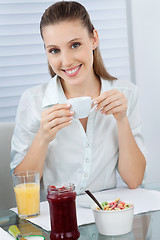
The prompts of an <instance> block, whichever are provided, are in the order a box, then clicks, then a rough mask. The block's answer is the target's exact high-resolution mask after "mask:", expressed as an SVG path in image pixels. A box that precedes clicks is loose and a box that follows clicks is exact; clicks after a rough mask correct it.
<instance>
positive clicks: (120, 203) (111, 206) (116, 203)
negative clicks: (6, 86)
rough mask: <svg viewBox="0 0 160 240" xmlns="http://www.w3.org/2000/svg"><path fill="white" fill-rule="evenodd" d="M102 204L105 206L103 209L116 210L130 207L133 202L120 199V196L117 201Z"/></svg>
mask: <svg viewBox="0 0 160 240" xmlns="http://www.w3.org/2000/svg"><path fill="white" fill-rule="evenodd" d="M101 206H102V207H103V210H105V211H116V210H123V209H128V208H131V207H132V206H133V204H128V203H125V202H123V201H121V200H120V198H117V199H116V200H115V201H112V202H107V201H105V202H102V203H101ZM96 209H97V210H100V208H99V207H97V208H96Z"/></svg>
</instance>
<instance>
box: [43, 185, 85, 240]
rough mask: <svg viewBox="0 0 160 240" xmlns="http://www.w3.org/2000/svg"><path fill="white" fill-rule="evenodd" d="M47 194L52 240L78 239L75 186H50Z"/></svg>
mask: <svg viewBox="0 0 160 240" xmlns="http://www.w3.org/2000/svg"><path fill="white" fill-rule="evenodd" d="M47 192H48V194H47V200H48V202H49V207H50V220H51V234H50V239H51V240H55V239H56V240H60V239H63V240H75V239H78V238H79V236H80V233H79V231H78V227H77V216H76V204H75V199H76V192H75V186H74V184H69V185H67V186H62V187H55V186H53V185H49V186H48V189H47Z"/></svg>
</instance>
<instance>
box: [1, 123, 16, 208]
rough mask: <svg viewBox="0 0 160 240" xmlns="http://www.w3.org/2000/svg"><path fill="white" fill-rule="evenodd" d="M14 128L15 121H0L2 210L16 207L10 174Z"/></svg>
mask: <svg viewBox="0 0 160 240" xmlns="http://www.w3.org/2000/svg"><path fill="white" fill-rule="evenodd" d="M13 130H14V123H13V122H0V210H5V209H9V208H12V207H16V200H15V194H14V190H13V182H12V176H11V174H10V162H11V157H10V150H11V138H12V134H13Z"/></svg>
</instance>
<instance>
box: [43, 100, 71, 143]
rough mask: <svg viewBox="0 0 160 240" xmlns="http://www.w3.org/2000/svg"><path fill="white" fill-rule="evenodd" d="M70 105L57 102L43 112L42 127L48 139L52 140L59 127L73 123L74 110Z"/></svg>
mask: <svg viewBox="0 0 160 240" xmlns="http://www.w3.org/2000/svg"><path fill="white" fill-rule="evenodd" d="M70 107H71V105H70V104H57V105H54V106H52V107H50V108H49V109H46V110H44V111H43V112H42V118H41V126H40V129H41V132H42V134H43V136H44V138H45V139H46V141H48V142H50V141H52V140H53V139H54V138H55V137H56V133H57V131H58V130H59V129H61V128H64V127H66V126H68V125H70V124H71V122H72V118H73V115H74V112H73V111H71V110H70V109H69V108H70Z"/></svg>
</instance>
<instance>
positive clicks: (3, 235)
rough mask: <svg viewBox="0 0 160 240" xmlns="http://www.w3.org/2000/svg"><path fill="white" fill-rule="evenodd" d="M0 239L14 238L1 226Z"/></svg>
mask: <svg viewBox="0 0 160 240" xmlns="http://www.w3.org/2000/svg"><path fill="white" fill-rule="evenodd" d="M0 239H3V240H15V238H14V237H12V236H11V235H10V234H9V233H8V232H6V231H4V230H3V229H2V228H1V227H0Z"/></svg>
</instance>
